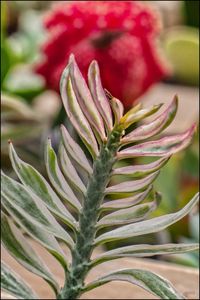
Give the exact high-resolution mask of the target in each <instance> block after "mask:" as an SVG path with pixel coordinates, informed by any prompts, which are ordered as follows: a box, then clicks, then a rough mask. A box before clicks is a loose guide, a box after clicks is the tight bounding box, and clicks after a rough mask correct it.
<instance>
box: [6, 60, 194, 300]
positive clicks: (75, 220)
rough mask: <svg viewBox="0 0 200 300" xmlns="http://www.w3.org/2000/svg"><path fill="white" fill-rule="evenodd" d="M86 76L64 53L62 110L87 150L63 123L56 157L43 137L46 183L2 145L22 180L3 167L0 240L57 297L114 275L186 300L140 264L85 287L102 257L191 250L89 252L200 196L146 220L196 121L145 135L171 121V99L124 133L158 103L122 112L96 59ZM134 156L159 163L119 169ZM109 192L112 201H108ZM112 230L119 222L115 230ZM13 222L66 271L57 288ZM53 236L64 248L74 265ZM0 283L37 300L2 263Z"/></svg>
mask: <svg viewBox="0 0 200 300" xmlns="http://www.w3.org/2000/svg"><path fill="white" fill-rule="evenodd" d="M88 82H89V88H88V86H87V84H86V82H85V80H84V79H83V77H82V75H81V72H80V70H79V68H78V66H77V64H76V61H75V59H74V57H73V56H71V57H70V60H69V63H68V65H67V67H66V68H65V70H64V72H63V74H62V78H61V86H60V89H61V96H62V100H63V104H64V107H65V110H66V113H67V116H68V118H69V120H70V122H71V123H72V125H73V127H74V128H75V129H76V131H77V133H78V134H79V136H80V138H81V140H82V142H83V143H84V145H85V146H86V149H87V150H88V151H87V153H86V151H83V148H81V146H80V145H79V144H78V143H76V141H75V140H74V139H73V138H72V137H71V136H70V134H69V132H68V131H67V129H66V128H65V127H64V126H61V136H62V141H61V143H60V149H59V153H58V154H56V153H55V151H54V150H53V148H52V146H51V140H50V139H48V141H47V144H46V150H45V163H46V169H47V173H48V178H49V182H47V181H46V180H45V179H44V178H43V177H42V176H41V175H40V173H39V172H38V171H37V170H36V169H34V168H33V167H32V166H31V165H29V164H27V163H26V162H24V161H23V160H21V159H20V158H19V157H18V155H17V153H16V151H15V149H14V147H13V145H12V143H11V141H10V142H9V154H10V159H11V162H12V166H13V168H14V170H15V172H16V174H17V175H18V177H19V179H20V181H21V183H19V182H17V181H15V180H13V179H11V178H10V177H8V176H7V175H5V174H4V173H3V172H2V175H1V178H2V207H3V208H4V212H2V225H1V226H2V242H3V245H4V247H5V248H6V249H7V250H8V252H9V253H10V254H11V255H12V256H13V257H14V258H15V259H16V260H17V261H18V262H19V263H21V264H22V265H23V266H24V267H25V268H26V269H28V270H29V271H31V272H33V273H35V274H36V275H38V276H40V277H42V278H43V279H44V280H45V281H47V282H48V283H49V285H50V286H51V287H52V289H53V290H54V291H55V297H56V299H77V298H79V297H80V296H81V294H83V293H85V292H86V291H89V290H91V289H94V288H95V287H97V286H100V285H103V284H106V283H108V282H110V281H113V280H117V281H120V280H121V281H128V282H130V283H132V284H136V285H139V286H140V287H142V288H144V289H146V290H147V291H149V292H150V293H152V294H155V295H157V296H158V297H160V298H162V299H183V298H184V297H183V296H182V295H181V294H180V293H179V292H177V291H176V289H175V288H174V287H173V286H172V285H171V283H170V282H169V281H168V280H166V279H164V278H162V277H161V276H159V275H157V274H154V273H153V272H151V271H149V270H143V269H142V270H139V269H122V270H117V271H114V272H113V273H110V274H105V275H103V276H102V277H101V278H99V279H97V280H95V281H93V282H91V283H89V284H85V278H86V276H87V274H88V272H89V271H90V270H91V269H92V268H93V267H95V266H96V265H98V264H101V263H103V262H106V261H110V260H113V259H118V258H121V257H149V256H153V255H161V254H166V253H168V254H170V253H182V252H188V251H192V250H195V249H198V244H166V245H148V244H142V245H134V246H126V247H121V248H117V249H115V250H112V251H107V252H103V253H101V254H99V255H97V256H96V257H94V258H92V253H93V251H94V249H95V248H96V247H97V246H99V245H103V244H104V243H106V242H109V241H115V240H123V239H127V238H130V237H134V236H139V235H144V234H148V233H153V232H158V231H161V230H163V229H165V228H166V227H168V226H170V225H171V224H173V223H175V222H177V221H178V220H180V219H181V218H182V217H184V216H185V215H186V214H188V213H189V212H190V211H191V210H192V208H193V207H194V205H195V204H196V203H197V202H198V195H195V196H194V197H193V199H192V200H191V201H190V202H189V203H188V204H187V205H186V206H185V207H183V208H182V209H181V210H179V211H177V212H174V213H171V214H168V215H164V216H160V217H155V218H151V219H149V220H146V219H147V218H148V217H149V216H150V214H151V212H152V211H153V210H155V209H156V207H157V206H158V205H159V202H160V200H161V195H160V194H159V193H158V192H155V191H154V190H153V186H152V183H153V181H154V180H155V178H156V177H157V176H158V174H159V170H160V169H161V167H162V166H163V165H164V164H166V162H167V161H168V159H169V158H170V156H171V155H172V154H173V153H176V152H177V151H180V150H182V149H184V148H185V147H186V146H187V145H188V144H189V143H190V142H191V139H192V136H193V133H194V130H195V125H193V126H192V127H191V128H190V129H189V130H187V131H186V132H184V133H182V134H178V135H174V136H168V137H162V138H158V139H156V140H150V141H144V140H146V139H148V138H152V137H153V136H154V135H157V134H159V133H160V132H161V131H163V130H164V129H165V128H166V127H167V126H168V125H169V124H170V123H171V121H172V120H173V118H174V117H175V114H176V110H177V97H175V98H174V99H173V101H172V103H171V104H170V106H169V107H168V108H167V109H166V110H165V111H164V112H163V113H162V114H161V115H159V116H157V117H156V118H155V119H154V121H152V122H151V123H149V124H145V125H141V126H139V127H137V128H136V129H135V130H133V131H132V132H129V133H128V134H127V129H128V128H129V129H130V126H131V125H132V124H133V123H134V122H136V121H139V120H142V119H144V118H145V117H147V116H149V115H152V114H154V113H156V112H157V111H158V110H159V108H160V107H161V105H155V106H153V107H150V108H142V107H141V105H140V104H139V105H137V106H135V107H133V108H132V109H131V110H130V111H128V112H127V113H126V114H125V115H123V105H122V103H121V102H120V101H119V100H118V99H116V98H114V97H113V96H112V95H110V94H109V93H108V92H107V93H105V91H104V89H103V88H102V84H101V80H100V72H99V68H98V65H97V63H96V62H95V61H93V62H92V63H91V65H90V67H89V71H88ZM113 119H114V120H113ZM141 156H151V157H156V158H157V160H155V161H153V162H152V163H150V164H146V165H134V166H132V165H130V166H126V167H122V168H121V167H118V165H117V162H118V161H119V160H122V159H125V158H132V157H141ZM120 174H126V175H127V176H128V175H131V176H132V177H131V179H130V178H129V180H128V177H127V179H125V180H124V181H123V182H120V183H118V184H115V185H113V184H112V177H113V176H118V175H120ZM112 194H114V195H115V196H117V198H118V199H115V200H107V199H108V196H109V195H112ZM148 195H152V196H153V200H152V201H147V202H143V201H144V200H145V198H147V197H148ZM142 202H143V203H142ZM7 213H8V214H9V215H10V216H11V218H8V216H7ZM12 219H13V220H14V222H15V223H17V224H18V225H19V227H17V226H16V225H15V224H14V222H13V220H12ZM58 221H59V222H58ZM60 223H63V224H65V226H66V227H67V228H69V230H65V229H64V227H63V226H61V225H60ZM113 226H114V227H115V226H116V228H115V229H113ZM20 228H22V229H23V230H24V231H25V232H26V233H27V234H28V235H29V236H30V237H32V238H33V239H35V240H36V241H38V242H39V243H40V244H41V245H42V246H43V247H45V248H46V249H47V250H48V251H49V252H50V253H51V254H52V255H53V256H54V257H55V258H56V259H57V261H58V262H59V263H60V264H61V265H62V267H63V268H64V271H65V281H64V285H63V287H62V288H60V287H59V285H58V283H57V282H56V279H55V278H54V277H53V275H52V274H51V272H50V271H49V270H48V268H47V266H45V264H44V263H43V262H42V260H41V258H40V257H39V256H38V255H37V254H36V253H35V251H33V249H32V248H31V246H30V244H29V243H28V241H27V239H26V238H25V236H24V235H23V234H22V232H21V230H20ZM102 229H103V231H102ZM59 241H62V242H63V243H64V244H65V245H67V247H68V248H69V249H70V251H71V256H72V259H71V262H69V261H68V259H67V257H66V254H65V253H64V252H63V250H62V248H61V245H60V244H59V243H58V242H59ZM1 287H2V289H3V290H5V291H7V292H8V293H10V294H11V295H14V296H15V297H18V298H20V299H38V298H39V297H38V296H37V295H36V294H35V293H34V292H33V291H32V290H31V289H30V287H29V286H28V285H27V284H26V283H25V282H24V281H23V280H22V279H21V278H20V277H19V275H17V274H15V273H14V272H13V271H12V270H11V269H10V267H8V266H7V265H5V264H3V265H2V286H1Z"/></svg>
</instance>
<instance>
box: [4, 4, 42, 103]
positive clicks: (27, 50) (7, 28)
mask: <svg viewBox="0 0 200 300" xmlns="http://www.w3.org/2000/svg"><path fill="white" fill-rule="evenodd" d="M15 2H17V1H2V3H1V4H2V5H1V7H2V9H1V13H2V22H3V24H2V28H3V29H2V30H3V40H2V46H1V62H2V66H1V69H2V70H1V89H2V90H3V91H4V92H8V93H10V94H11V95H13V96H14V95H17V96H22V97H24V99H25V100H26V101H31V100H32V99H33V98H34V97H35V96H37V95H38V94H40V93H41V92H42V91H43V90H44V86H45V81H44V79H43V78H42V77H41V76H39V75H37V74H34V72H33V71H32V67H31V64H32V63H33V62H34V61H35V59H37V57H38V47H39V45H40V43H41V42H42V41H43V39H44V36H45V32H44V29H43V26H42V21H41V15H40V13H39V12H37V11H34V10H22V12H19V8H18V6H17V4H16V3H15ZM12 16H15V19H16V20H17V21H16V22H15V24H12V23H11V22H12V19H11V17H12ZM11 28H12V30H11ZM24 66H25V67H24Z"/></svg>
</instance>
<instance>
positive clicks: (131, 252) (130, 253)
mask: <svg viewBox="0 0 200 300" xmlns="http://www.w3.org/2000/svg"><path fill="white" fill-rule="evenodd" d="M198 249H199V244H165V245H145V244H144V245H133V246H126V247H120V248H117V249H114V250H110V251H107V252H104V253H102V254H100V255H98V256H97V257H96V258H95V259H93V260H92V261H91V264H90V265H91V267H94V266H96V265H98V264H101V263H103V262H105V261H110V260H113V259H118V258H122V257H150V256H154V255H166V254H167V255H168V254H174V253H176V254H177V255H178V253H185V252H190V251H194V250H198Z"/></svg>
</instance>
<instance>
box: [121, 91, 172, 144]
mask: <svg viewBox="0 0 200 300" xmlns="http://www.w3.org/2000/svg"><path fill="white" fill-rule="evenodd" d="M177 108H178V97H177V96H175V97H174V99H173V101H172V103H171V104H170V105H169V107H168V108H167V109H166V110H165V111H164V112H163V113H162V114H161V115H159V116H158V117H157V118H156V119H155V120H153V121H152V122H150V123H149V124H144V125H142V126H140V127H138V128H136V129H135V130H133V131H132V132H131V133H129V134H127V135H126V136H125V137H124V138H123V139H122V140H121V143H122V144H128V143H132V142H138V141H141V140H144V139H147V138H149V137H152V136H154V135H156V134H159V133H160V132H161V131H163V130H164V129H165V128H166V127H168V126H169V125H170V124H171V122H172V121H173V119H174V117H175V115H176V112H177Z"/></svg>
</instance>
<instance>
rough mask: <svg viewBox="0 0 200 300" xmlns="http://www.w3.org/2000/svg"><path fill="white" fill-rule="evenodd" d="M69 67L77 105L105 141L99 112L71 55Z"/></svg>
mask: <svg viewBox="0 0 200 300" xmlns="http://www.w3.org/2000/svg"><path fill="white" fill-rule="evenodd" d="M69 65H70V70H69V74H70V78H71V80H72V86H73V90H74V92H75V94H76V98H77V100H78V102H79V105H80V107H81V109H82V111H83V113H84V114H85V116H86V118H87V120H88V122H89V123H90V125H92V126H93V127H94V128H95V130H96V131H97V132H98V134H99V135H100V137H101V140H106V135H105V129H104V124H103V120H102V118H101V116H100V114H99V111H98V109H97V107H96V105H95V104H94V101H93V99H92V96H91V94H90V91H89V89H88V87H87V84H86V82H85V79H84V78H83V76H82V74H81V72H80V70H79V68H78V66H77V64H76V61H75V59H74V56H73V55H71V56H70V59H69Z"/></svg>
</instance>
